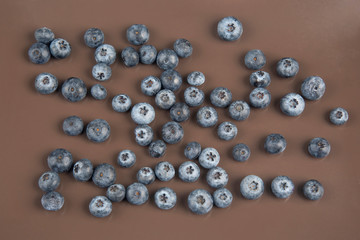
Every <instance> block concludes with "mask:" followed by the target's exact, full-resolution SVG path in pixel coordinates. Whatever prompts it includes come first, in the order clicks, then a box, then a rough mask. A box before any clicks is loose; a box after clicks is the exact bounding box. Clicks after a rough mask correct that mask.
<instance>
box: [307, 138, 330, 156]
mask: <svg viewBox="0 0 360 240" xmlns="http://www.w3.org/2000/svg"><path fill="white" fill-rule="evenodd" d="M330 150H331V146H330V143H329V142H328V141H327V140H326V139H325V138H319V137H318V138H313V139H312V140H311V141H310V142H309V145H308V152H309V154H310V155H311V156H313V157H315V158H324V157H326V156H327V155H329V153H330Z"/></svg>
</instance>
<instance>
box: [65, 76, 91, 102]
mask: <svg viewBox="0 0 360 240" xmlns="http://www.w3.org/2000/svg"><path fill="white" fill-rule="evenodd" d="M61 93H62V95H63V96H64V98H65V99H66V100H68V101H70V102H79V101H81V100H83V99H84V98H85V97H86V93H87V89H86V85H85V83H84V82H83V80H81V79H80V78H76V77H71V78H69V79H67V80H66V81H65V82H64V83H63V85H62V87H61Z"/></svg>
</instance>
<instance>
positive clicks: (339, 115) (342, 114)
mask: <svg viewBox="0 0 360 240" xmlns="http://www.w3.org/2000/svg"><path fill="white" fill-rule="evenodd" d="M348 120H349V113H348V112H347V111H346V110H345V109H344V108H341V107H338V108H334V109H333V110H331V112H330V122H332V123H333V124H335V125H343V124H345V123H346V122H347V121H348Z"/></svg>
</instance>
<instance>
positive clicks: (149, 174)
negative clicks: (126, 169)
mask: <svg viewBox="0 0 360 240" xmlns="http://www.w3.org/2000/svg"><path fill="white" fill-rule="evenodd" d="M155 178H156V177H155V173H154V170H152V168H150V167H143V168H141V169H140V170H139V171H138V172H137V174H136V179H137V180H138V182H139V183H142V184H145V185H148V184H151V183H153V182H154V181H155Z"/></svg>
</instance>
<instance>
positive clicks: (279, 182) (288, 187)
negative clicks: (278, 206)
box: [271, 176, 295, 198]
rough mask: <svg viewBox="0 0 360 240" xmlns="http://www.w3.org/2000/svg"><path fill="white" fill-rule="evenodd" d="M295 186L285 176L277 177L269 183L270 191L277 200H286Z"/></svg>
mask: <svg viewBox="0 0 360 240" xmlns="http://www.w3.org/2000/svg"><path fill="white" fill-rule="evenodd" d="M294 189H295V185H294V183H293V181H292V180H291V179H290V178H289V177H287V176H278V177H276V178H274V179H273V180H272V182H271V191H272V193H273V194H274V195H275V197H277V198H288V197H290V196H291V194H292V193H293V192H294Z"/></svg>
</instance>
